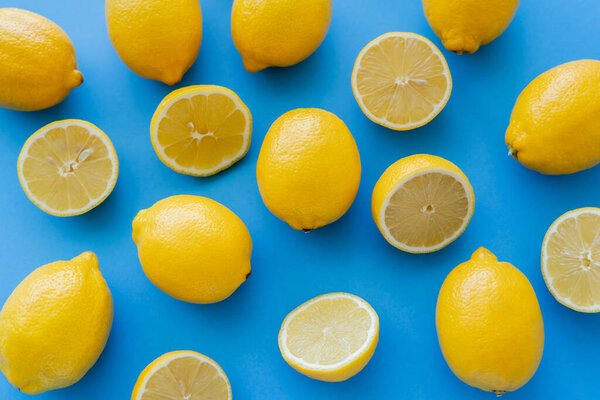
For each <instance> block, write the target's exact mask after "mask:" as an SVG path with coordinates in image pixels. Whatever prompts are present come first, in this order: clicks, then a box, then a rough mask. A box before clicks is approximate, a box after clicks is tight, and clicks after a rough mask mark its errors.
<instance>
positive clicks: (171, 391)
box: [131, 351, 231, 400]
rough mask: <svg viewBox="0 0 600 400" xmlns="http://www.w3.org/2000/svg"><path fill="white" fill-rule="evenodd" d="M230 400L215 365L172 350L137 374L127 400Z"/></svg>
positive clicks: (227, 387) (198, 356)
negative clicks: (137, 376) (129, 398)
mask: <svg viewBox="0 0 600 400" xmlns="http://www.w3.org/2000/svg"><path fill="white" fill-rule="evenodd" d="M201 399H202V400H204V399H206V400H209V399H210V400H231V385H230V384H229V380H228V379H227V375H225V372H223V370H222V369H221V367H220V366H219V364H217V363H216V362H214V361H213V360H211V359H210V358H208V357H206V356H205V355H202V354H200V353H196V352H194V351H174V352H171V353H166V354H163V355H162V356H160V357H158V358H157V359H156V360H154V361H152V362H151V363H150V364H149V365H148V366H147V367H146V368H145V369H144V370H143V371H142V373H141V374H140V376H139V378H138V380H137V382H136V383H135V387H134V388H133V393H132V394H131V400H201Z"/></svg>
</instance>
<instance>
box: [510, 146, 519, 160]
mask: <svg viewBox="0 0 600 400" xmlns="http://www.w3.org/2000/svg"><path fill="white" fill-rule="evenodd" d="M518 153H519V152H518V151H517V149H515V148H514V147H512V146H511V145H508V155H509V156H512V157H513V158H514V159H515V160H517V161H519V158H518V157H517V154H518Z"/></svg>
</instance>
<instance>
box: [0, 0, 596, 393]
mask: <svg viewBox="0 0 600 400" xmlns="http://www.w3.org/2000/svg"><path fill="white" fill-rule="evenodd" d="M103 3H104V2H103V1H101V0H94V1H76V0H61V1H50V2H49V1H47V0H18V1H17V0H12V1H6V0H5V1H3V2H2V6H13V7H21V8H26V9H29V10H32V11H35V12H38V13H40V14H42V15H44V16H46V17H48V18H50V19H52V20H53V21H55V22H56V23H58V24H59V25H60V26H61V27H62V28H63V29H64V30H65V31H66V32H67V33H68V34H69V35H70V37H71V39H72V40H73V42H74V44H75V48H76V51H77V59H78V61H79V66H80V70H81V71H82V72H83V75H84V77H85V83H84V84H83V85H82V86H81V87H79V88H77V89H75V90H74V91H73V92H72V93H71V95H70V96H69V97H68V98H67V100H66V101H64V102H63V103H62V104H60V105H58V106H56V107H54V108H52V109H49V110H45V111H41V112H35V113H20V112H14V111H9V110H3V109H0V152H1V157H0V181H1V182H2V193H1V194H0V221H1V223H0V237H1V238H2V240H1V241H0V254H2V265H1V266H0V301H2V302H3V301H4V300H5V299H6V298H7V297H8V295H9V294H10V293H11V291H12V290H13V288H14V287H15V286H16V285H17V284H18V283H19V282H20V281H21V280H22V279H23V278H24V277H25V276H26V275H27V274H29V273H30V272H31V271H32V270H33V269H34V268H36V267H38V266H40V265H42V264H45V263H48V262H51V261H55V260H59V259H69V258H71V257H74V256H76V255H78V254H79V253H81V252H83V251H85V250H92V251H94V252H96V253H97V254H98V257H99V259H100V265H101V269H102V272H103V274H104V276H105V278H106V280H107V282H108V285H109V286H110V288H111V290H112V293H113V296H114V304H115V318H114V324H113V329H112V332H111V335H110V339H109V341H108V344H107V346H106V349H105V351H104V353H103V354H102V356H101V358H100V360H99V361H98V363H97V364H96V365H95V366H94V367H93V368H92V369H91V370H90V371H89V372H88V374H87V375H86V376H85V377H84V378H83V379H82V380H81V381H80V382H79V383H77V384H76V385H74V386H72V387H70V388H67V389H63V390H59V391H54V392H51V393H47V394H43V395H40V396H38V398H39V399H48V400H50V399H63V400H70V399H87V400H95V399H98V400H100V399H102V400H105V399H128V398H129V396H130V393H131V389H132V388H133V385H134V382H135V381H136V379H137V376H138V374H139V372H140V371H141V370H142V369H143V368H144V367H145V366H146V365H147V364H148V363H149V362H150V361H152V360H153V359H154V358H156V357H157V356H159V355H161V354H162V353H164V352H167V351H171V350H180V349H191V350H196V351H199V352H201V353H204V354H206V355H208V356H210V357H212V358H213V359H215V360H216V361H217V362H219V363H220V365H221V366H222V367H223V368H224V370H225V371H226V373H227V375H228V376H229V379H230V380H231V384H232V386H233V392H234V397H235V398H236V399H238V400H239V399H256V400H264V399H278V400H286V399H290V400H291V399H325V398H326V399H358V398H360V399H382V398H390V399H404V398H406V399H491V398H492V397H493V395H491V394H489V393H484V392H482V391H480V390H478V389H474V388H471V387H469V386H467V385H465V384H464V383H462V382H460V381H459V380H458V379H457V378H456V377H455V376H454V375H453V374H452V372H451V371H450V370H449V368H448V367H447V365H446V363H445V362H444V360H443V358H442V355H441V352H440V350H439V347H438V343H437V338H436V332H435V322H434V310H435V303H436V299H437V293H438V290H439V288H440V286H441V284H442V282H443V280H444V278H445V276H446V274H447V273H448V272H449V271H450V270H451V269H452V268H453V267H454V266H455V265H457V264H459V263H460V262H462V261H465V260H466V259H468V258H469V257H470V255H471V253H472V252H473V251H474V250H475V249H476V248H477V247H479V246H485V247H487V248H489V249H490V250H491V251H493V252H494V253H495V254H496V255H497V256H498V257H499V258H500V259H501V260H506V261H510V262H512V263H513V264H515V265H516V266H517V267H519V268H520V269H521V270H522V271H523V272H524V273H525V274H526V275H527V276H528V278H529V279H530V281H531V283H532V285H533V287H534V288H535V290H536V293H537V295H538V298H539V302H540V305H541V309H542V313H543V316H544V321H545V324H546V347H545V350H544V357H543V359H542V363H541V365H540V368H539V370H538V372H537V373H536V375H535V376H534V377H533V379H532V380H531V381H530V382H529V383H528V384H527V385H526V386H525V387H523V388H522V389H520V390H518V391H517V392H515V393H511V394H507V395H506V398H510V399H534V398H535V399H538V398H539V399H542V398H543V399H545V400H548V399H584V398H585V399H589V398H598V397H599V396H600V386H598V384H597V382H598V375H599V373H600V340H598V332H599V331H600V315H586V314H579V313H576V312H574V311H571V310H569V309H567V308H565V307H563V306H562V305H560V304H559V303H557V302H556V301H555V300H554V298H553V297H552V296H551V295H550V293H549V292H548V290H547V289H546V287H545V285H544V281H543V279H542V276H541V273H540V267H539V264H540V260H539V258H540V256H539V255H540V247H541V243H542V238H543V235H544V233H545V231H546V229H547V228H548V226H549V225H550V224H551V223H552V221H553V220H554V219H555V218H556V217H558V216H559V215H561V214H562V213H564V212H565V211H568V210H570V209H574V208H578V207H583V206H598V205H600V185H598V182H600V167H597V168H594V169H591V170H588V171H585V172H581V173H578V174H574V175H570V176H557V177H549V176H542V175H540V174H537V173H535V172H532V171H529V170H527V169H526V168H524V167H522V166H521V165H520V164H518V163H517V162H515V161H514V160H512V158H510V157H508V156H507V154H506V153H507V151H506V148H505V146H504V131H505V129H506V127H507V124H508V118H509V115H510V111H511V109H512V106H513V104H514V101H515V99H516V97H517V95H518V94H519V93H520V91H521V90H522V89H523V88H524V87H525V85H526V84H527V83H528V82H529V81H530V80H531V79H533V78H534V77H535V76H537V75H538V74H540V73H541V72H543V71H545V70H547V69H549V68H551V67H553V66H555V65H558V64H560V63H563V62H567V61H571V60H575V59H580V58H598V57H599V52H600V47H599V46H600V45H599V43H600V25H598V15H599V13H600V3H598V2H597V1H596V0H579V1H577V2H573V1H572V0H547V1H545V2H539V1H524V2H523V3H522V4H521V7H520V8H519V10H518V12H517V15H516V17H515V19H514V21H513V22H512V24H511V25H510V27H509V28H508V30H507V31H506V32H505V33H504V34H503V35H502V36H501V37H500V38H498V39H497V40H495V41H494V42H493V43H492V44H490V45H488V46H485V47H482V48H481V49H480V50H479V51H478V52H477V53H476V54H474V55H465V56H457V55H455V54H452V53H449V52H447V51H445V50H444V51H443V52H444V55H445V56H446V58H447V60H448V64H449V66H450V69H451V72H452V76H453V81H454V89H453V92H452V96H451V98H450V101H449V103H448V105H447V106H446V108H445V109H444V110H443V111H442V113H441V114H440V115H439V116H438V117H437V118H436V119H434V120H433V121H432V122H431V123H429V124H428V125H426V126H425V127H422V128H419V129H417V130H414V131H409V132H405V133H401V132H393V131H390V130H387V129H385V128H382V127H379V126H378V125H375V124H373V123H372V122H370V121H369V120H368V119H367V118H366V117H365V116H364V115H363V114H362V112H361V111H360V109H359V107H358V105H357V104H356V102H355V101H354V98H353V96H352V91H351V88H350V74H351V70H352V66H353V63H354V60H355V58H356V56H357V54H358V52H359V51H360V49H361V48H362V47H363V46H364V45H365V44H366V43H367V42H369V41H370V40H371V39H373V38H375V37H376V36H379V35H380V34H383V33H385V32H388V31H412V32H416V33H419V34H422V35H425V36H427V37H428V38H430V39H432V40H433V41H434V43H436V44H437V45H438V46H441V44H440V41H439V40H438V39H437V38H436V37H435V35H434V34H433V32H432V31H431V29H430V28H429V26H428V25H427V22H426V20H425V17H424V15H423V12H422V10H421V2H420V1H418V0H410V1H409V0H403V1H400V0H396V1H389V0H335V1H334V3H335V4H334V15H333V21H332V25H331V29H330V31H329V34H328V35H327V38H326V39H325V41H324V43H323V44H322V46H321V47H320V48H319V50H318V51H317V52H316V53H315V54H314V55H313V56H312V57H310V58H309V59H308V60H306V61H305V62H303V63H301V64H299V65H297V66H294V67H291V68H286V69H270V70H266V71H263V72H259V73H257V74H249V73H247V72H246V71H245V70H244V69H243V67H242V63H241V60H240V57H239V55H238V53H237V51H236V50H235V48H234V46H233V42H232V40H231V35H230V32H229V15H230V8H231V1H224V0H202V1H201V3H202V8H203V16H204V24H205V25H204V26H205V28H204V38H203V44H202V49H201V51H200V55H199V57H198V60H197V62H196V64H195V65H194V66H193V67H192V68H191V70H190V71H189V72H188V73H187V75H186V76H185V78H184V80H183V82H182V83H180V84H179V85H177V86H178V87H180V86H185V85H190V84H218V85H224V86H227V87H229V88H231V89H233V90H234V91H236V92H237V93H238V94H239V95H240V97H241V98H242V99H243V100H244V101H245V102H246V104H247V105H248V107H249V108H250V110H251V112H252V115H253V118H254V132H253V139H252V140H253V141H252V145H251V147H250V151H249V152H248V154H247V155H246V157H245V158H244V159H243V160H241V161H240V162H239V163H237V164H236V165H234V166H233V167H232V168H230V169H229V170H227V171H225V172H222V173H220V174H218V175H216V176H214V177H211V178H205V179H202V178H193V177H188V176H185V175H179V174H177V173H175V172H173V171H171V170H170V169H169V168H167V167H166V166H164V165H163V164H162V163H161V162H160V161H159V160H158V158H157V157H156V155H155V153H154V151H153V150H152V146H151V144H150V138H149V132H148V129H149V123H150V118H151V116H152V113H153V111H154V109H155V108H156V106H157V105H158V103H159V102H160V100H161V99H162V98H163V96H165V95H166V94H167V93H168V92H170V91H171V90H172V89H173V88H170V87H167V86H166V85H163V84H161V83H158V82H153V81H149V80H145V79H142V78H140V77H138V76H136V75H134V74H133V73H132V72H130V71H129V70H128V69H127V68H126V66H125V65H124V64H123V63H122V62H121V61H120V60H119V58H118V57H117V55H116V53H115V51H114V50H113V48H112V46H111V44H110V41H109V39H108V36H107V33H106V28H105V23H104V4H103ZM297 107H321V108H324V109H326V110H329V111H332V112H334V113H336V114H337V115H338V116H340V117H341V118H342V119H343V120H344V121H345V122H346V124H347V125H348V127H349V128H350V130H351V131H352V132H353V134H354V137H355V138H356V141H357V144H358V147H359V150H360V154H361V159H362V165H363V175H362V181H361V186H360V190H359V192H358V196H357V198H356V201H355V202H354V205H353V206H352V208H351V209H350V211H349V212H348V213H347V214H346V215H345V216H344V217H343V218H342V219H341V220H339V221H338V222H336V223H334V224H332V225H329V226H327V227H324V228H322V229H318V230H316V231H313V232H311V233H310V234H304V233H302V232H298V231H294V230H292V229H291V228H289V227H288V226H287V225H286V224H285V223H283V222H281V221H279V220H278V219H277V218H275V217H274V216H273V215H271V214H270V213H269V212H268V210H267V209H266V208H265V206H264V205H263V203H262V201H261V198H260V195H259V193H258V189H257V186H256V179H255V163H256V158H257V156H258V152H259V149H260V145H261V142H262V139H263V137H264V135H265V132H266V131H267V129H268V128H269V126H270V124H271V123H272V122H273V121H274V120H275V119H276V118H277V117H278V116H279V115H281V114H282V113H284V112H286V111H288V110H291V109H293V108H297ZM65 118H81V119H85V120H89V121H91V122H92V123H94V124H97V125H98V126H99V127H100V128H101V129H103V130H104V131H105V132H106V133H107V134H108V135H109V136H110V138H111V139H112V141H113V143H114V145H115V147H116V150H117V153H118V155H119V159H120V176H119V180H118V182H117V185H116V187H115V190H114V192H113V193H112V195H111V196H110V197H109V198H108V199H107V200H106V201H105V202H104V203H103V204H102V205H101V206H99V207H98V208H96V209H95V210H93V211H91V212H89V213H87V214H85V215H83V216H79V217H74V218H67V219H61V218H56V217H52V216H50V215H47V214H45V213H43V212H42V211H40V210H39V209H37V208H36V207H35V206H34V205H33V204H32V203H30V202H29V201H28V200H27V198H26V197H25V195H24V193H23V191H22V190H21V187H20V186H19V182H18V179H17V172H16V161H17V156H18V154H19V151H20V149H21V146H22V145H23V143H24V141H25V140H26V139H27V137H28V136H29V135H31V134H32V133H33V132H34V131H35V130H37V129H38V128H40V127H41V126H43V125H45V124H47V123H49V122H52V121H54V120H59V119H65ZM422 152H424V153H431V154H435V155H439V156H443V157H446V158H448V159H450V160H451V161H453V162H455V163H456V164H458V165H459V166H460V167H461V168H462V169H463V171H464V172H465V173H466V174H467V175H468V176H469V178H470V180H471V183H472V185H473V187H474V189H475V195H476V198H477V204H476V207H475V215H474V217H473V219H472V221H471V224H470V225H469V227H468V228H467V230H466V232H465V233H464V234H463V235H462V237H460V238H459V239H458V240H457V241H456V242H455V243H453V244H452V245H450V246H449V247H447V248H446V249H444V250H442V251H439V252H437V253H434V254H430V255H410V254H406V253H403V252H401V251H398V250H396V249H394V248H393V247H391V246H390V245H389V244H387V242H386V241H385V240H384V239H383V238H382V237H381V235H380V234H379V232H378V230H377V228H376V226H375V224H374V223H373V221H372V219H371V215H370V199H371V191H372V189H373V186H374V185H375V182H376V181H377V179H378V177H379V176H380V175H381V173H382V172H383V171H384V170H385V168H386V167H387V166H388V165H390V164H391V163H393V162H394V161H396V160H398V159H399V158H401V157H404V156H407V155H410V154H414V153H422ZM182 193H187V194H197V195H203V196H208V197H211V198H213V199H215V200H217V201H219V202H221V203H223V204H225V205H226V206H227V207H229V208H231V209H232V210H233V211H234V212H235V213H236V214H238V215H239V216H240V217H241V218H242V220H243V221H244V222H245V223H246V225H247V226H248V228H249V230H250V232H251V234H252V239H253V242H254V253H253V257H252V267H253V272H252V276H251V277H250V279H249V280H248V281H247V282H246V283H244V284H243V285H242V286H241V288H240V289H239V290H238V291H237V292H236V293H235V294H234V295H233V296H231V297H230V298H229V299H227V300H226V301H224V302H221V303H218V304H215V305H206V306H202V305H192V304H186V303H183V302H180V301H177V300H174V299H172V298H170V297H168V296H167V295H165V294H163V293H162V292H161V291H159V290H158V289H157V288H155V287H154V286H153V285H152V284H151V283H150V282H149V281H148V279H146V277H145V276H144V274H143V272H142V269H141V267H140V265H139V262H138V259H137V254H136V247H135V245H134V243H133V241H132V240H131V221H132V219H133V217H134V216H135V214H136V213H137V211H138V210H139V209H141V208H146V207H149V206H151V205H152V204H153V203H154V202H156V201H158V200H160V199H162V198H164V197H167V196H170V195H175V194H182ZM332 291H348V292H351V293H354V294H357V295H359V296H361V297H363V298H364V299H366V300H367V301H369V302H370V303H371V305H372V306H373V307H374V308H375V310H376V311H377V312H378V314H379V317H380V319H381V332H380V342H379V346H378V348H377V351H376V352H375V355H374V357H373V359H372V360H371V362H370V363H369V365H368V366H367V367H366V368H365V369H364V371H363V372H362V373H360V374H359V375H357V376H356V377H354V378H352V379H351V380H349V381H347V382H344V383H337V384H331V383H324V382H319V381H315V380H311V379H309V378H307V377H305V376H303V375H300V374H298V373H297V372H295V371H294V370H293V369H292V368H290V367H289V366H288V365H287V364H286V363H285V362H284V361H283V359H282V358H281V356H280V354H279V350H278V348H277V333H278V331H279V326H280V324H281V322H282V320H283V318H284V317H285V315H286V314H287V313H288V312H289V311H291V310H292V309H293V308H294V307H296V306H297V305H299V304H300V303H302V302H304V301H306V300H308V299H310V298H312V297H314V296H317V295H320V294H323V293H327V292H332ZM0 398H1V399H25V398H28V396H26V395H23V394H20V393H19V392H18V391H17V390H16V389H14V388H13V387H12V386H10V385H9V384H8V382H7V381H6V380H5V379H4V378H3V377H2V378H0Z"/></svg>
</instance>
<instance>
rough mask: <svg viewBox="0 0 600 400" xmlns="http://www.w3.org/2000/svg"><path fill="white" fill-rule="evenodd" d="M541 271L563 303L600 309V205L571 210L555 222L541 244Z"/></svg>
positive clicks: (575, 307) (577, 308) (580, 308)
mask: <svg viewBox="0 0 600 400" xmlns="http://www.w3.org/2000/svg"><path fill="white" fill-rule="evenodd" d="M542 275H543V276H544V280H545V281H546V285H547V286H548V289H549V290H550V292H551V293H552V295H553V296H554V297H555V298H556V300H558V301H559V302H560V303H561V304H563V305H565V306H567V307H569V308H571V309H573V310H575V311H581V312H588V313H595V312H599V311H600V208H594V207H588V208H580V209H577V210H572V211H569V212H567V213H566V214H564V215H562V216H561V217H559V218H558V219H557V220H556V221H554V223H552V225H551V226H550V228H549V229H548V232H547V233H546V236H545V237H544V242H543V244H542Z"/></svg>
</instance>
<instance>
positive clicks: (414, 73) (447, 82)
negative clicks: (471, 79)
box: [352, 32, 452, 131]
mask: <svg viewBox="0 0 600 400" xmlns="http://www.w3.org/2000/svg"><path fill="white" fill-rule="evenodd" d="M352 91H353V92H354V97H355V98H356V101H357V102H358V105H359V106H360V108H361V109H362V111H363V112H364V113H365V115H366V116H367V117H368V118H369V119H370V120H371V121H373V122H375V123H377V124H379V125H383V126H385V127H386V128H390V129H394V130H398V131H403V130H408V129H414V128H418V127H419V126H422V125H425V124H426V123H428V122H429V121H431V120H432V119H433V118H434V117H435V116H436V115H438V114H439V113H440V111H442V109H443V108H444V106H445V105H446V103H447V102H448V99H449V98H450V92H451V91H452V78H451V76H450V69H449V68H448V64H447V63H446V59H445V58H444V56H443V55H442V53H441V52H440V50H439V49H438V48H437V47H436V46H435V45H434V44H433V43H431V41H430V40H428V39H426V38H424V37H423V36H419V35H416V34H414V33H406V32H390V33H386V34H385V35H382V36H380V37H378V38H376V39H375V40H373V41H371V42H370V43H369V44H367V45H366V46H365V48H364V49H362V51H361V52H360V54H359V55H358V58H357V59H356V62H355V64H354V70H353V71H352Z"/></svg>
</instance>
